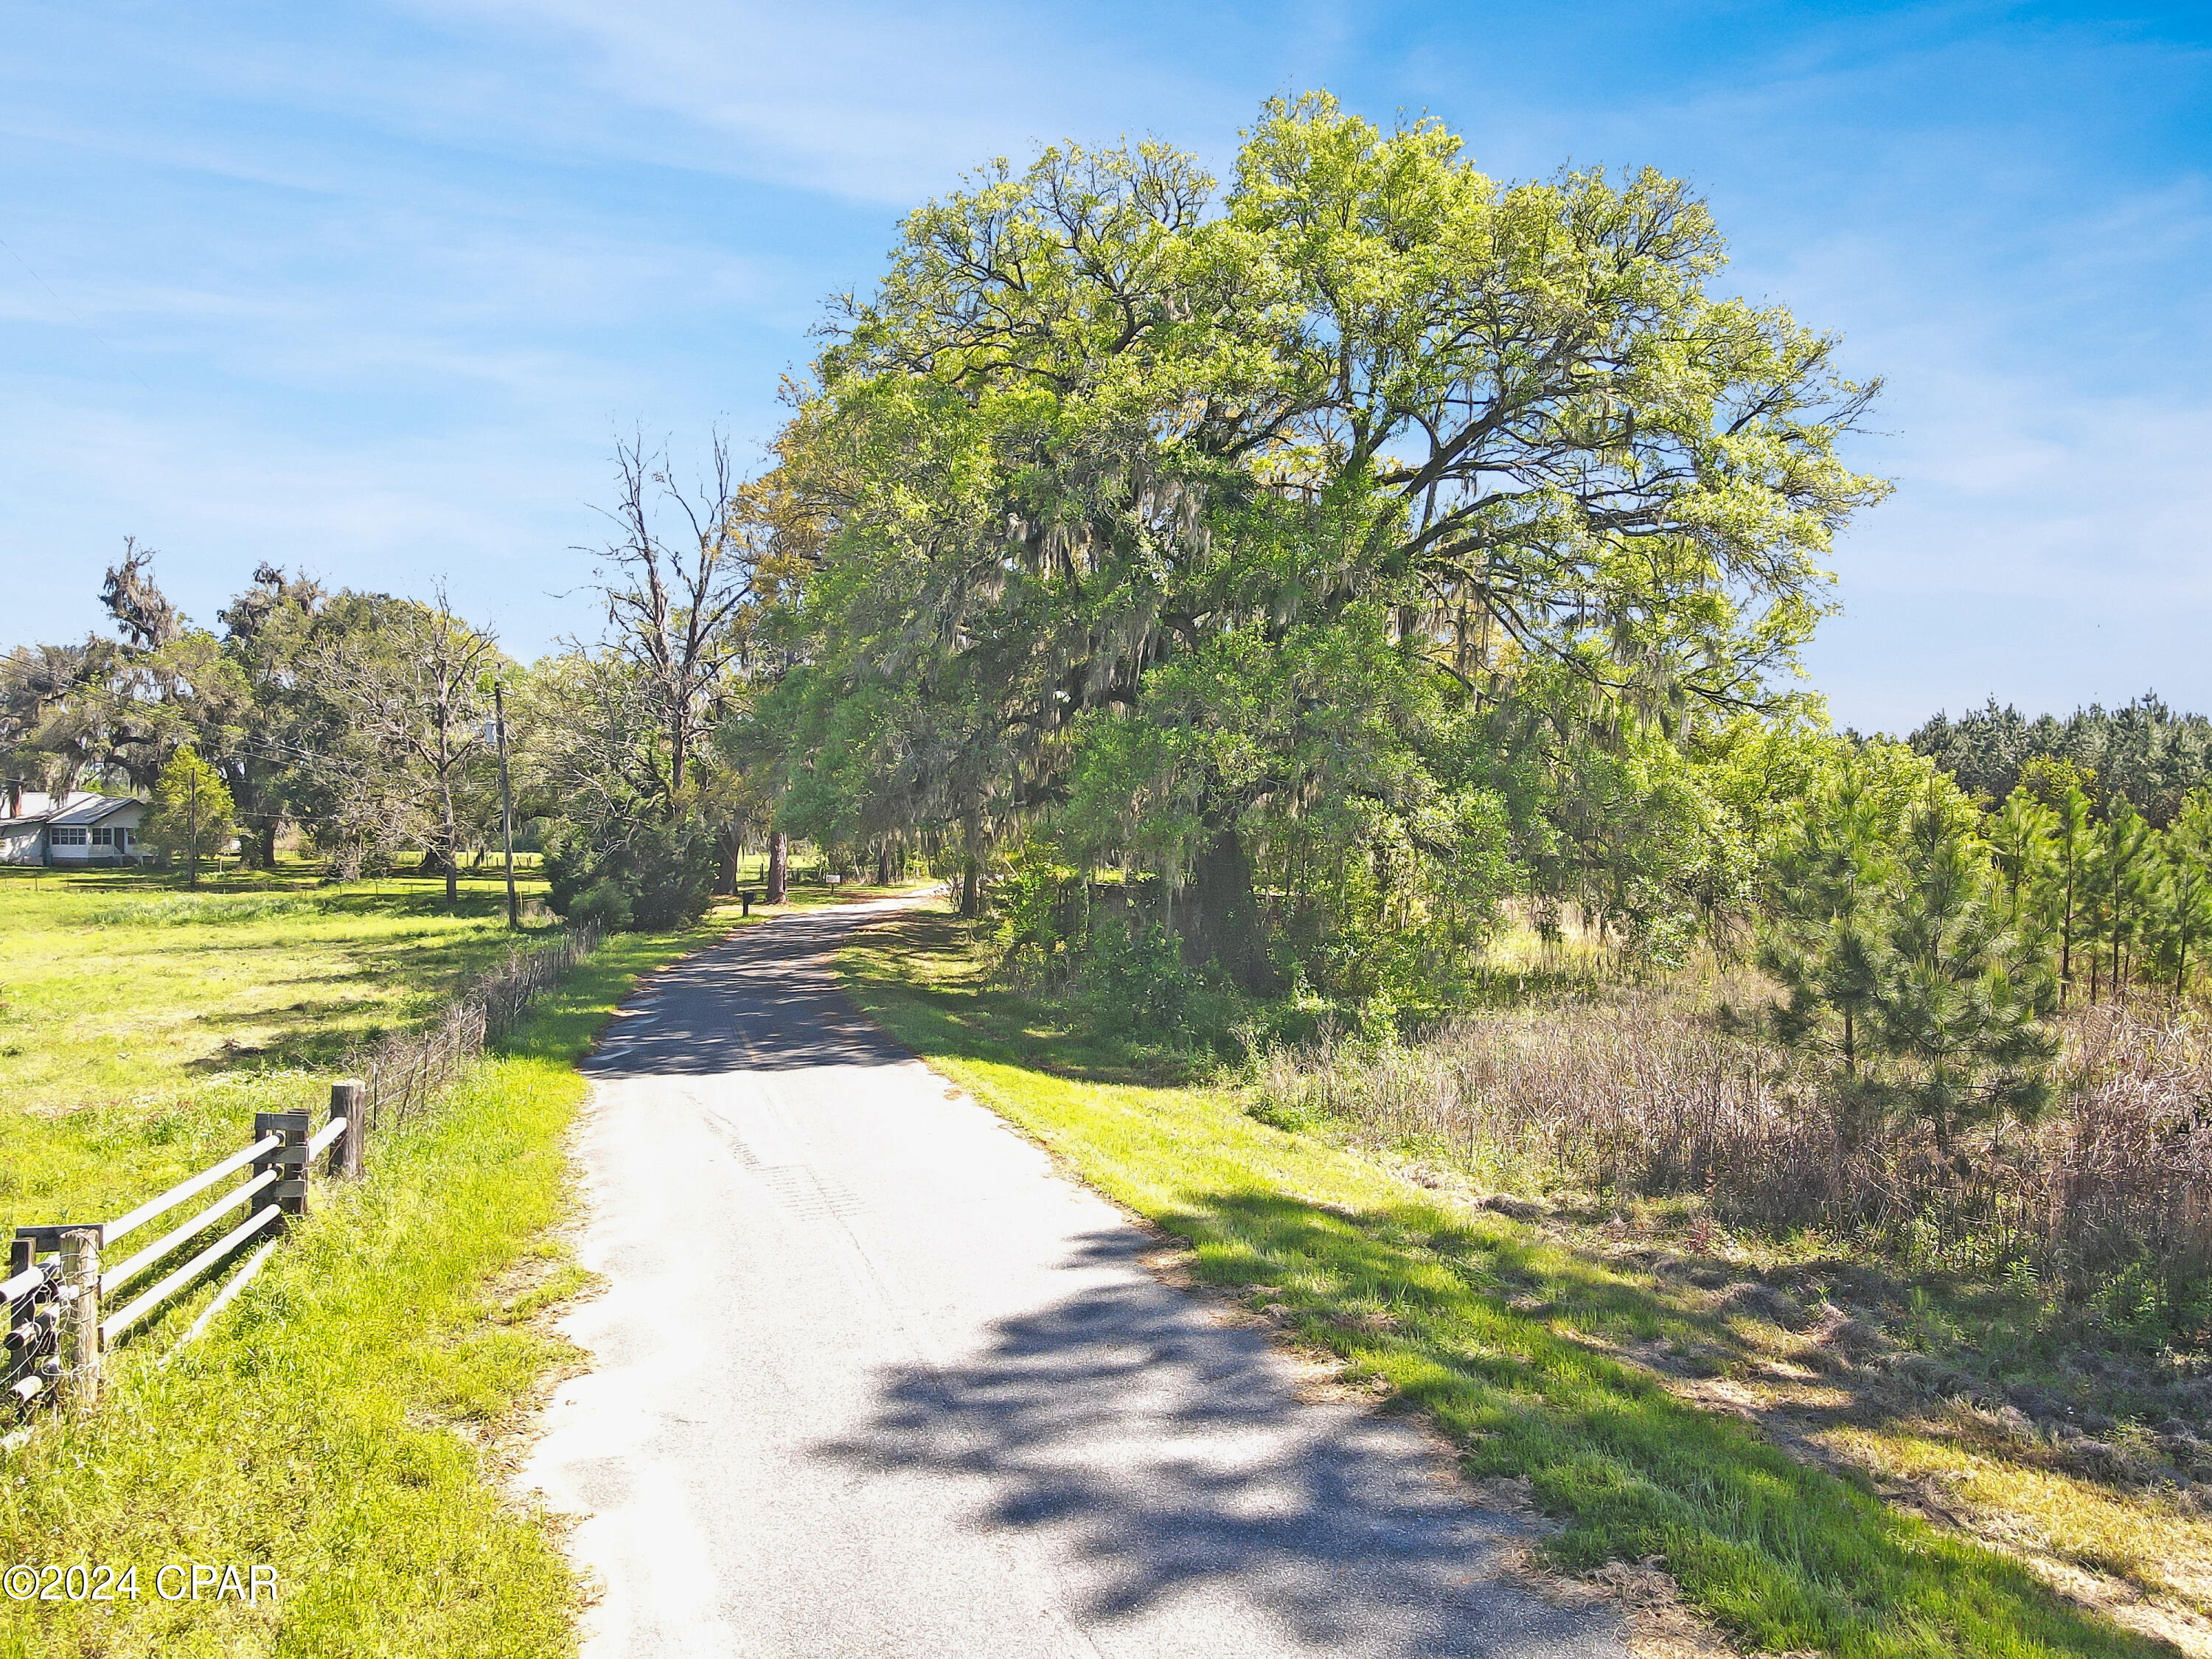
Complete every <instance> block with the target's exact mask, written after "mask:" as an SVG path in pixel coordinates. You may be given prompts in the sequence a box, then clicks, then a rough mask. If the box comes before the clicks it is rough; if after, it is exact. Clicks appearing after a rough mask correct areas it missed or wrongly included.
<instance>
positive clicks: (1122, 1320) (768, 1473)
mask: <svg viewBox="0 0 2212 1659" xmlns="http://www.w3.org/2000/svg"><path fill="white" fill-rule="evenodd" d="M882 908H883V906H882V905H879V904H878V905H866V904H856V905H851V906H847V907H842V908H836V909H831V910H825V911H814V912H811V913H799V914H794V915H788V916H785V917H783V918H781V919H779V920H776V921H771V922H768V923H766V924H764V925H762V926H758V927H749V928H746V929H744V930H743V931H741V932H739V933H737V934H736V935H735V936H733V937H732V939H728V940H726V942H724V943H723V944H721V945H717V946H715V947H714V948H713V949H711V950H708V951H704V952H702V954H700V955H698V956H696V957H691V958H690V959H689V960H688V961H686V962H684V963H681V964H679V965H678V966H677V967H675V968H674V969H671V970H669V971H668V972H666V973H664V974H662V975H660V976H659V979H658V980H657V981H655V983H654V985H653V987H652V989H651V991H650V992H649V993H648V994H647V995H646V996H645V997H644V998H643V999H642V1000H640V1001H638V1002H636V1003H635V1004H633V1005H631V1006H630V1008H629V1010H628V1011H626V1012H625V1015H624V1017H623V1018H619V1019H618V1020H617V1025H616V1028H615V1030H613V1031H612V1032H611V1034H610V1035H609V1037H608V1039H607V1041H606V1042H605V1044H604V1046H603V1047H602V1048H601V1050H600V1051H599V1054H598V1055H597V1056H596V1057H595V1058H594V1059H593V1060H592V1062H591V1063H590V1066H589V1069H590V1071H591V1073H592V1076H593V1079H594V1084H593V1088H592V1103H591V1106H590V1108H589V1111H588V1116H587V1119H586V1128H585V1131H584V1134H583V1139H582V1143H581V1145H582V1157H583V1160H584V1165H585V1172H586V1185H587V1189H588V1194H589V1201H590V1218H589V1222H588V1226H587V1231H586V1236H585V1238H584V1241H583V1244H582V1247H581V1256H582V1259H583V1261H584V1264H585V1265H586V1267H591V1268H593V1269H595V1270H597V1271H598V1272H599V1273H605V1275H606V1276H607V1277H608V1279H610V1280H611V1285H610V1288H609V1289H608V1291H606V1293H605V1295H603V1296H602V1297H599V1298H598V1299H596V1300H593V1301H591V1302H588V1303H586V1304H582V1305H581V1306H580V1308H579V1309H578V1310H576V1311H575V1312H574V1314H572V1315H571V1316H570V1317H569V1318H568V1321H567V1322H565V1324H564V1327H563V1328H564V1329H566V1330H567V1331H568V1334H570V1335H571V1336H573V1337H574V1339H575V1340H577V1341H579V1342H580V1343H581V1344H583V1345H584V1346H586V1348H588V1349H589V1350H590V1351H591V1352H592V1356H593V1361H594V1364H595V1365H596V1367H597V1369H595V1370H592V1372H591V1373H590V1374H588V1375H586V1376H579V1377H576V1378H574V1379H573V1380H571V1381H570V1382H568V1383H566V1384H565V1385H563V1387H562V1389H561V1390H560V1392H559V1394H558V1395H557V1396H556V1399H555V1401H553V1403H552V1406H551V1407H550V1410H549V1412H548V1413H547V1416H546V1419H545V1427H546V1433H545V1436H544V1439H543V1440H542V1441H541V1442H540V1443H538V1446H537V1448H536V1449H535V1452H534V1455H533V1458H532V1463H531V1465H530V1467H529V1468H528V1469H527V1470H526V1474H525V1477H524V1478H525V1481H526V1484H528V1485H530V1486H537V1487H539V1488H541V1489H543V1490H544V1492H546V1494H547V1495H548V1497H549V1498H550V1500H551V1501H552V1502H553V1503H554V1504H555V1505H556V1507H559V1508H563V1509H567V1510H573V1511H575V1512H577V1513H580V1514H582V1515H584V1516H586V1518H585V1519H584V1520H583V1521H582V1522H580V1524H579V1525H578V1526H577V1528H575V1530H574V1534H572V1538H571V1543H570V1547H571V1548H572V1550H573V1551H574V1554H575V1556H576V1559H578V1561H579V1562H580V1565H583V1566H584V1567H585V1568H586V1570H588V1571H590V1572H592V1574H593V1575H595V1576H596V1577H597V1578H598V1579H599V1581H600V1583H601V1584H602V1586H603V1589H604V1595H603V1597H602V1599H601V1600H600V1601H599V1603H598V1604H597V1605H596V1606H595V1607H593V1609H592V1613H590V1615H589V1617H588V1622H587V1626H586V1647H585V1651H586V1654H587V1655H589V1656H592V1659H602V1656H604V1659H616V1656H620V1659H647V1656H652V1659H661V1656H676V1655H698V1656H714V1659H727V1656H739V1655H742V1656H753V1655H774V1656H794V1659H798V1656H803V1659H823V1656H833V1655H852V1656H866V1659H892V1656H915V1659H968V1656H976V1659H996V1656H1006V1659H1025V1656H1030V1655H1040V1656H1042V1655H1051V1656H1086V1659H1088V1656H1103V1659H1166V1656H1170V1655H1176V1656H1186V1655H1187V1656H1208V1659H1215V1656H1231V1655H1234V1656H1255V1659H1256V1656H1273V1655H1322V1654H1328V1655H1334V1656H1369V1655H1373V1656H1383V1655H1390V1656H1400V1655H1409V1656H1410V1655H1423V1656H1426V1655H1445V1654H1453V1655H1459V1654H1480V1655H1491V1656H1499V1659H1505V1656H1512V1659H1522V1656H1529V1659H1534V1656H1539V1655H1543V1656H1551V1655H1558V1656H1566V1655H1574V1656H1599V1659H1603V1656H1610V1655H1620V1654H1622V1653H1623V1652H1624V1651H1625V1650H1623V1649H1622V1648H1621V1647H1620V1644H1619V1643H1618V1640H1617V1638H1616V1637H1615V1635H1614V1633H1613V1632H1614V1626H1613V1622H1612V1621H1611V1620H1609V1619H1607V1618H1604V1617H1601V1615H1599V1614H1597V1613H1592V1612H1588V1611H1570V1610H1565V1609H1562V1608H1559V1607H1554V1606H1553V1605H1551V1604H1550V1603H1548V1602H1547V1601H1543V1600H1541V1599H1539V1598H1538V1597H1537V1596H1535V1595H1533V1594H1532V1593H1530V1592H1529V1591H1528V1590H1527V1589H1523V1588H1522V1586H1521V1585H1520V1583H1518V1582H1516V1581H1515V1580H1514V1579H1512V1578H1511V1577H1510V1576H1509V1575H1508V1573H1507V1571H1506V1569H1505V1566H1504V1558H1505V1554H1506V1551H1507V1548H1508V1547H1509V1546H1510V1545H1511V1544H1512V1543H1513V1542H1515V1541H1516V1540H1518V1539H1519V1537H1520V1536H1521V1535H1522V1534H1521V1533H1520V1531H1519V1530H1518V1524H1519V1523H1517V1522H1515V1521H1514V1520H1513V1519H1512V1518H1511V1517H1510V1516H1503V1515H1498V1514H1493V1513H1490V1512H1487V1511H1485V1510H1480V1509H1478V1508H1476V1507H1474V1505H1473V1504H1471V1503H1470V1502H1469V1501H1468V1498H1467V1497H1466V1495H1465V1493H1464V1492H1463V1491H1462V1490H1459V1489H1456V1488H1455V1486H1454V1485H1453V1483H1452V1482H1450V1481H1449V1480H1445V1479H1440V1478H1439V1475H1438V1470H1439V1468H1440V1467H1441V1463H1440V1460H1439V1459H1438V1458H1437V1455H1436V1454H1435V1453H1434V1452H1433V1451H1432V1450H1431V1449H1429V1448H1428V1447H1427V1446H1426V1445H1425V1443H1424V1442H1423V1440H1422V1438H1421V1437H1420V1436H1419V1433H1418V1432H1417V1431H1415V1430H1414V1429H1413V1428H1412V1427H1410V1426H1409V1425H1404V1424H1400V1423H1394V1422H1391V1421H1389V1420H1386V1419H1378V1418H1376V1417H1375V1416H1373V1415H1372V1414H1370V1413H1366V1412H1364V1411H1361V1410H1359V1409H1358V1408H1357V1407H1352V1406H1349V1405H1331V1404H1315V1403H1310V1402H1306V1401H1300V1400H1299V1399H1298V1398H1297V1395H1296V1394H1295V1393H1294V1390H1293V1387H1292V1372H1291V1367H1290V1365H1289V1364H1288V1363H1287V1362H1285V1360H1284V1359H1283V1358H1280V1357H1279V1356H1278V1355H1277V1354H1275V1353H1274V1352H1272V1351H1271V1350H1270V1349H1269V1348H1268V1346H1267V1344H1266V1342H1265V1341H1264V1340H1262V1338H1261V1336H1260V1335H1259V1334H1256V1333H1255V1332H1254V1331H1252V1330H1249V1329H1246V1328H1240V1327H1236V1326H1229V1325H1224V1324H1221V1323H1218V1322H1215V1321H1214V1320H1212V1319H1210V1318H1209V1317H1208V1316H1207V1315H1206V1311H1205V1310H1204V1308H1203V1307H1202V1306H1201V1305H1200V1304H1199V1303H1197V1302H1196V1301H1195V1300H1194V1298H1192V1297H1188V1296H1187V1295H1185V1294H1184V1293H1182V1292H1181V1291H1176V1290H1174V1289H1171V1288H1170V1287H1168V1286H1166V1285H1163V1284H1161V1283H1160V1282H1159V1281H1158V1279H1155V1278H1154V1277H1152V1275H1151V1274H1150V1273H1147V1272H1146V1269H1145V1268H1144V1267H1143V1266H1142V1265H1141V1263H1140V1261H1139V1256H1140V1255H1141V1254H1142V1253H1143V1252H1145V1251H1146V1249H1149V1248H1151V1247H1152V1241H1151V1240H1149V1239H1148V1238H1147V1237H1146V1235H1145V1234H1144V1233H1142V1232H1140V1231H1139V1230H1138V1229H1137V1228H1135V1227H1134V1226H1133V1225H1130V1224H1129V1223H1128V1222H1127V1220H1126V1219H1125V1218H1123V1217H1122V1216H1121V1214H1120V1212H1117V1211H1116V1210H1115V1209H1114V1208H1113V1206H1110V1205H1109V1204H1108V1203H1106V1202H1105V1200H1103V1199H1101V1198H1099V1197H1097V1195H1096V1194H1092V1193H1091V1192H1090V1191H1088V1190H1087V1189H1085V1188H1082V1187H1080V1186H1079V1185H1077V1184H1075V1183H1073V1182H1071V1181H1069V1180H1067V1179H1066V1178H1065V1177H1063V1176H1060V1175H1059V1174H1057V1173H1055V1171H1054V1169H1053V1167H1052V1164H1051V1163H1050V1161H1049V1159H1048V1158H1047V1157H1046V1156H1045V1155H1044V1154H1043V1153H1042V1152H1039V1151H1038V1150H1036V1148H1035V1147H1034V1146H1031V1145H1030V1144H1029V1143H1028V1142H1027V1141H1026V1140H1024V1139H1023V1138H1022V1137H1021V1136H1020V1135H1018V1134H1017V1133H1014V1132H1013V1131H1012V1129H1010V1128H1008V1127H1006V1125H1004V1124H1003V1123H1002V1122H1001V1121H1000V1120H999V1119H998V1118H997V1117H995V1116H994V1115H992V1114H991V1113H990V1112H988V1111H987V1110H986V1109H984V1108H982V1107H981V1106H980V1105H977V1104H975V1103H974V1102H973V1101H971V1100H969V1099H968V1098H966V1097H964V1096H959V1095H957V1094H956V1093H955V1092H954V1091H951V1090H950V1089H948V1087H947V1086H946V1085H945V1083H944V1081H943V1080H942V1079H939V1078H938V1077H936V1076H934V1075H933V1073H930V1072H929V1071H928V1070H927V1068H926V1067H924V1066H922V1065H921V1063H920V1062H919V1061H918V1060H914V1059H912V1058H910V1057H909V1056H908V1055H907V1054H905V1053H903V1052H902V1050H900V1049H898V1048H896V1047H895V1046H894V1045H893V1044H891V1043H890V1041H889V1040H888V1039H887V1038H885V1037H884V1036H882V1035H881V1034H880V1033H879V1032H878V1030H876V1029H875V1028H874V1027H873V1026H872V1025H871V1024H868V1023H867V1022H866V1021H865V1020H864V1019H862V1018H860V1017H859V1016H857V1015H856V1014H854V1012H853V1010H852V1008H851V1006H850V1005H849V1004H848V1003H847V1002H846V1001H845V1000H844V999H843V998H842V996H841V995H840V994H838V993H837V991H836V987H835V983H834V981H833V979H832V977H831V975H830V972H829V967H828V963H827V960H826V956H827V953H828V952H829V951H832V950H834V949H835V948H836V946H837V945H838V943H839V941H840V940H841V939H843V938H844V937H845V936H846V935H847V934H848V932H849V930H851V929H852V928H854V927H855V926H857V925H860V923H861V922H863V921H865V920H866V918H867V917H868V916H869V915H872V914H878V915H879V914H880V913H881V910H882Z"/></svg>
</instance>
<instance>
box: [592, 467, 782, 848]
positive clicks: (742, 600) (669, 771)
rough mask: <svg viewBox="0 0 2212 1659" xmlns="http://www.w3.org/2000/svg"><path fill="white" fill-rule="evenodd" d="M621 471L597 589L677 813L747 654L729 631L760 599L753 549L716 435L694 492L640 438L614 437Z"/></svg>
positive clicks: (663, 788)
mask: <svg viewBox="0 0 2212 1659" xmlns="http://www.w3.org/2000/svg"><path fill="white" fill-rule="evenodd" d="M615 465H616V470H617V476H618V477H619V479H620V489H621V500H620V501H619V503H618V504H617V506H616V507H613V508H612V509H611V511H609V512H608V513H607V517H608V518H609V519H610V520H612V521H613V523H614V524H615V526H616V527H617V531H618V532H619V533H618V534H617V537H616V538H615V539H614V540H613V541H611V542H609V543H608V544H606V546H605V548H604V549H602V550H600V552H601V556H602V557H603V558H604V560H605V562H604V563H603V564H602V565H601V566H600V568H599V570H598V571H597V572H596V573H595V574H596V577H597V584H596V585H597V586H598V588H599V593H600V595H601V597H602V598H603V599H605V604H606V618H607V626H608V629H609V632H610V635H611V639H610V641H609V643H610V644H611V646H612V647H614V649H615V650H616V651H617V652H618V653H620V654H621V655H622V656H623V658H624V659H627V660H628V661H629V662H630V663H632V664H633V665H635V667H636V669H637V670H638V672H639V675H640V678H641V680H642V682H643V684H644V685H645V687H646V688H647V690H648V692H649V695H650V696H651V697H652V699H653V704H654V711H655V724H656V725H657V726H659V730H660V732H661V735H662V738H663V740H664V741H665V743H666V744H667V750H666V754H665V768H666V770H665V775H661V774H660V773H659V766H660V765H661V764H662V761H661V760H660V758H659V757H656V758H655V760H654V762H653V767H654V771H655V776H654V777H653V780H652V782H653V788H652V789H651V791H650V793H652V794H653V795H658V796H659V797H661V798H662V799H664V800H665V803H666V805H667V809H668V811H669V814H670V816H671V817H674V816H676V815H677V814H678V813H679V812H680V811H682V810H683V807H682V803H683V801H684V799H685V789H686V784H687V774H688V773H689V771H690V768H691V764H692V760H693V757H694V755H695V753H696V750H698V747H699V745H700V743H701V741H702V738H703V737H704V735H705V733H706V732H707V729H708V726H710V725H711V724H712V722H713V719H714V699H715V695H716V692H717V690H719V688H720V684H721V682H722V679H723V677H724V675H725V674H726V671H728V669H729V668H730V666H731V665H732V663H733V662H734V661H736V660H737V659H738V654H739V653H740V651H741V650H742V648H743V645H744V640H743V636H742V630H740V629H735V628H733V627H732V623H734V622H736V621H737V620H738V617H739V616H740V614H741V612H742V611H744V606H745V604H746V602H747V600H748V599H750V597H751V595H752V587H753V572H754V563H755V561H754V556H753V552H754V550H753V548H752V545H751V543H750V540H749V538H748V535H747V531H746V522H745V515H744V512H743V510H742V507H743V503H742V500H741V494H740V490H741V486H740V484H739V482H738V477H737V476H736V474H735V472H734V471H732V466H731V463H730V446H729V440H728V439H727V438H726V437H725V436H724V435H722V434H721V433H720V432H719V431H718V432H716V433H715V434H714V441H713V445H712V447H711V450H710V453H709V460H708V469H707V473H706V476H705V477H702V479H700V480H699V481H698V482H697V483H696V484H695V485H694V486H693V487H692V488H691V489H688V490H687V489H684V487H682V486H681V485H679V484H678V483H676V482H675V481H674V479H673V477H672V475H671V467H670V465H669V462H668V458H667V454H666V452H665V451H648V450H647V448H646V447H645V443H644V440H643V438H642V437H641V436H634V437H632V438H630V439H629V440H628V441H617V443H616V446H615ZM664 525H666V526H671V528H670V530H669V531H668V532H667V533H664V532H663V529H662V527H661V526H664Z"/></svg>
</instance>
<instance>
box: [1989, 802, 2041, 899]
mask: <svg viewBox="0 0 2212 1659" xmlns="http://www.w3.org/2000/svg"><path fill="white" fill-rule="evenodd" d="M1988 834H1989V842H1990V853H1991V854H1992V855H1993V856H1994V858H1995V859H1996V866H1997V873H1998V875H1999V876H2000V877H2001V878H2002V879H2003V881H2004V889H2005V920H2006V922H2007V924H2008V926H2011V927H2018V926H2020V923H2021V910H2022V908H2023V906H2024V901H2025V900H2026V899H2027V897H2028V896H2032V895H2033V893H2034V892H2035V890H2037V888H2038V887H2039V886H2040V885H2042V884H2044V883H2045V881H2047V880H2048V879H2049V878H2050V874H2051V868H2052V866H2054V865H2055V864H2056V863H2057V858H2058V853H2057V846H2056V842H2057V835H2058V815H2057V813H2056V812H2054V811H2051V809H2050V808H2049V807H2048V806H2045V805H2044V804H2043V803H2042V802H2041V801H2039V800H2038V799H2036V798H2035V796H2034V795H2033V793H2030V792H2029V791H2028V790H2027V788H2026V787H2021V788H2018V789H2015V790H2014V791H2013V792H2012V793H2011V794H2009V795H2008V796H2006V797H2005V804H2004V806H2003V809H2002V811H1998V812H1996V814H1994V815H1993V816H1992V817H1990V824H1989V831H1988Z"/></svg>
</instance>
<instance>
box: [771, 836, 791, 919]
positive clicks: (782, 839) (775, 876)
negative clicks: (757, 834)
mask: <svg viewBox="0 0 2212 1659" xmlns="http://www.w3.org/2000/svg"><path fill="white" fill-rule="evenodd" d="M790 890H791V837H790V836H787V835H785V834H784V833H783V831H782V830H781V829H779V830H777V831H776V832H775V834H774V835H772V836H769V838H768V902H769V903H770V904H781V903H782V902H783V901H784V897H785V896H786V895H787V893H788V892H789V891H790Z"/></svg>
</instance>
